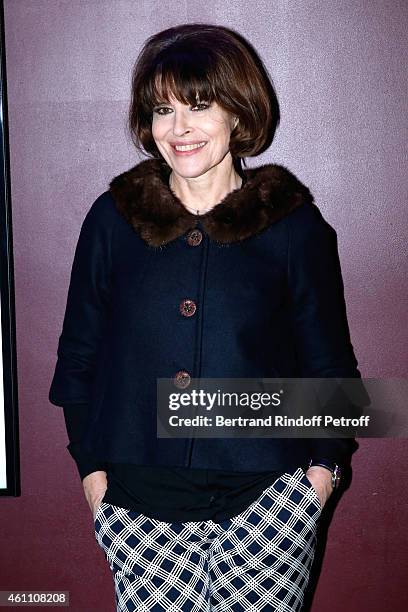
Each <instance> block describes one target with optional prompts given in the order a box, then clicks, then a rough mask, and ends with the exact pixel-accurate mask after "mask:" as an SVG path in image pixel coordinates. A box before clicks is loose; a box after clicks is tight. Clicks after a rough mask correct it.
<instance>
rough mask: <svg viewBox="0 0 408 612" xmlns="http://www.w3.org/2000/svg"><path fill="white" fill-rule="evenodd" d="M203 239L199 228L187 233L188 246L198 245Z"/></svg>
mask: <svg viewBox="0 0 408 612" xmlns="http://www.w3.org/2000/svg"><path fill="white" fill-rule="evenodd" d="M202 239H203V235H202V233H201V232H200V230H199V229H193V230H191V231H190V232H189V233H188V236H187V242H188V244H189V245H190V246H198V245H199V244H200V243H201V240H202Z"/></svg>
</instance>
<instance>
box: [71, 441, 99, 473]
mask: <svg viewBox="0 0 408 612" xmlns="http://www.w3.org/2000/svg"><path fill="white" fill-rule="evenodd" d="M67 449H68V452H69V453H70V455H71V457H72V458H73V459H74V461H75V463H76V466H77V469H78V473H79V476H80V478H81V480H83V479H84V478H85V476H88V474H92V472H99V471H103V472H107V470H108V464H107V463H106V462H105V461H97V460H95V459H93V458H92V457H90V456H89V455H87V454H86V453H84V451H82V450H81V448H80V446H79V444H77V443H73V442H70V443H69V444H68V445H67Z"/></svg>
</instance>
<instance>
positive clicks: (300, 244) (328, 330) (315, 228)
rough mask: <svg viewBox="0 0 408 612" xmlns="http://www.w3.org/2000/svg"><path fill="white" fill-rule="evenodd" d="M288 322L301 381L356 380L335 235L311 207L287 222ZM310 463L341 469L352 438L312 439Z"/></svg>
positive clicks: (350, 447) (356, 369)
mask: <svg viewBox="0 0 408 612" xmlns="http://www.w3.org/2000/svg"><path fill="white" fill-rule="evenodd" d="M288 220H289V236H288V239H289V242H288V284H289V300H290V316H291V322H292V329H293V338H294V343H295V349H296V353H297V359H298V363H299V366H300V371H301V374H300V376H301V377H303V378H332V377H333V378H361V374H360V372H359V370H358V368H357V365H358V363H357V359H356V357H355V355H354V350H353V346H352V344H351V341H350V332H349V326H348V321H347V314H346V305H345V300H344V287H343V280H342V274H341V267H340V261H339V255H338V249H337V234H336V231H335V230H334V229H333V228H332V227H331V225H329V223H327V221H325V220H324V218H323V216H322V214H321V212H320V210H319V209H318V208H317V206H315V205H314V204H303V205H301V206H300V207H299V209H297V210H296V211H295V212H294V213H293V214H291V215H289V216H288ZM309 441H310V456H311V458H312V459H314V460H315V461H323V462H325V461H330V462H333V461H334V462H337V463H339V464H345V463H347V462H348V461H349V459H350V457H351V454H352V453H353V451H354V450H355V447H356V446H357V445H356V442H355V440H354V439H352V438H314V439H309Z"/></svg>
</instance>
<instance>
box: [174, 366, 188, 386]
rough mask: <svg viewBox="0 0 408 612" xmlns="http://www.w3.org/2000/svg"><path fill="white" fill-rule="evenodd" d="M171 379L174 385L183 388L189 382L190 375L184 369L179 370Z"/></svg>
mask: <svg viewBox="0 0 408 612" xmlns="http://www.w3.org/2000/svg"><path fill="white" fill-rule="evenodd" d="M173 380H174V384H175V385H176V387H178V388H179V389H185V388H186V387H188V385H189V384H190V382H191V376H190V374H189V373H188V372H187V371H186V370H179V371H178V372H177V373H176V375H175V376H174V378H173Z"/></svg>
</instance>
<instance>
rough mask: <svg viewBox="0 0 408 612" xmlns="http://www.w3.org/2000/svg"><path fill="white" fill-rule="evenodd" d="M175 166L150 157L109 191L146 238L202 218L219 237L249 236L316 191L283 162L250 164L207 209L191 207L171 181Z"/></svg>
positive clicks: (163, 237) (172, 234)
mask: <svg viewBox="0 0 408 612" xmlns="http://www.w3.org/2000/svg"><path fill="white" fill-rule="evenodd" d="M170 172H171V169H170V167H169V166H168V165H167V164H165V163H164V162H162V161H160V160H157V159H147V160H144V161H142V162H140V163H139V164H137V165H136V166H134V167H133V168H131V169H130V170H128V171H126V172H124V173H122V174H120V175H119V176H117V177H115V178H114V179H112V181H111V182H110V184H109V189H110V192H111V194H112V196H113V198H114V200H115V204H116V206H117V208H118V210H119V212H120V213H121V214H122V215H123V216H124V217H125V219H126V220H127V221H128V222H129V223H130V224H131V225H132V227H133V228H134V229H135V230H136V231H137V232H138V233H139V235H140V236H141V237H142V238H143V240H144V241H145V242H147V244H149V245H150V246H154V247H159V246H162V245H164V244H167V243H168V242H171V241H172V240H175V239H176V238H178V237H179V236H181V235H182V234H184V233H185V232H187V230H189V229H190V228H193V227H195V226H196V224H197V220H198V219H199V220H200V221H201V223H202V225H203V228H204V230H205V231H206V232H207V234H208V235H209V236H210V238H211V239H212V240H214V241H216V242H219V243H231V242H237V241H240V240H244V239H245V238H248V237H249V236H253V235H255V234H258V233H259V232H261V231H262V230H264V229H265V228H267V227H268V226H269V225H271V224H272V223H275V222H276V221H279V219H281V218H282V217H284V216H286V215H287V214H289V213H290V212H291V211H292V210H293V209H294V208H296V207H297V206H299V205H300V204H302V203H303V202H305V201H308V202H310V203H313V196H312V194H311V193H310V191H309V189H308V188H307V187H306V186H305V185H303V184H302V183H301V182H300V181H299V180H298V179H297V178H296V176H295V175H294V174H292V173H291V172H290V171H289V170H288V169H287V168H285V167H284V166H280V165H277V164H265V165H263V166H259V167H258V168H247V169H244V170H243V172H244V174H245V177H246V181H245V182H244V183H243V185H242V186H241V187H239V188H238V189H234V190H233V191H231V192H230V193H229V194H227V195H226V196H225V197H224V198H223V199H222V200H221V201H220V202H219V203H218V204H216V205H215V206H214V207H213V208H212V209H211V210H210V211H208V212H207V213H205V214H202V215H199V216H197V215H195V214H193V213H191V212H189V211H188V210H187V209H186V208H185V206H184V205H183V203H182V202H181V200H180V199H179V198H178V197H177V196H176V195H175V194H174V193H173V191H172V190H171V189H170V187H169V185H168V177H169V175H170Z"/></svg>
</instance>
